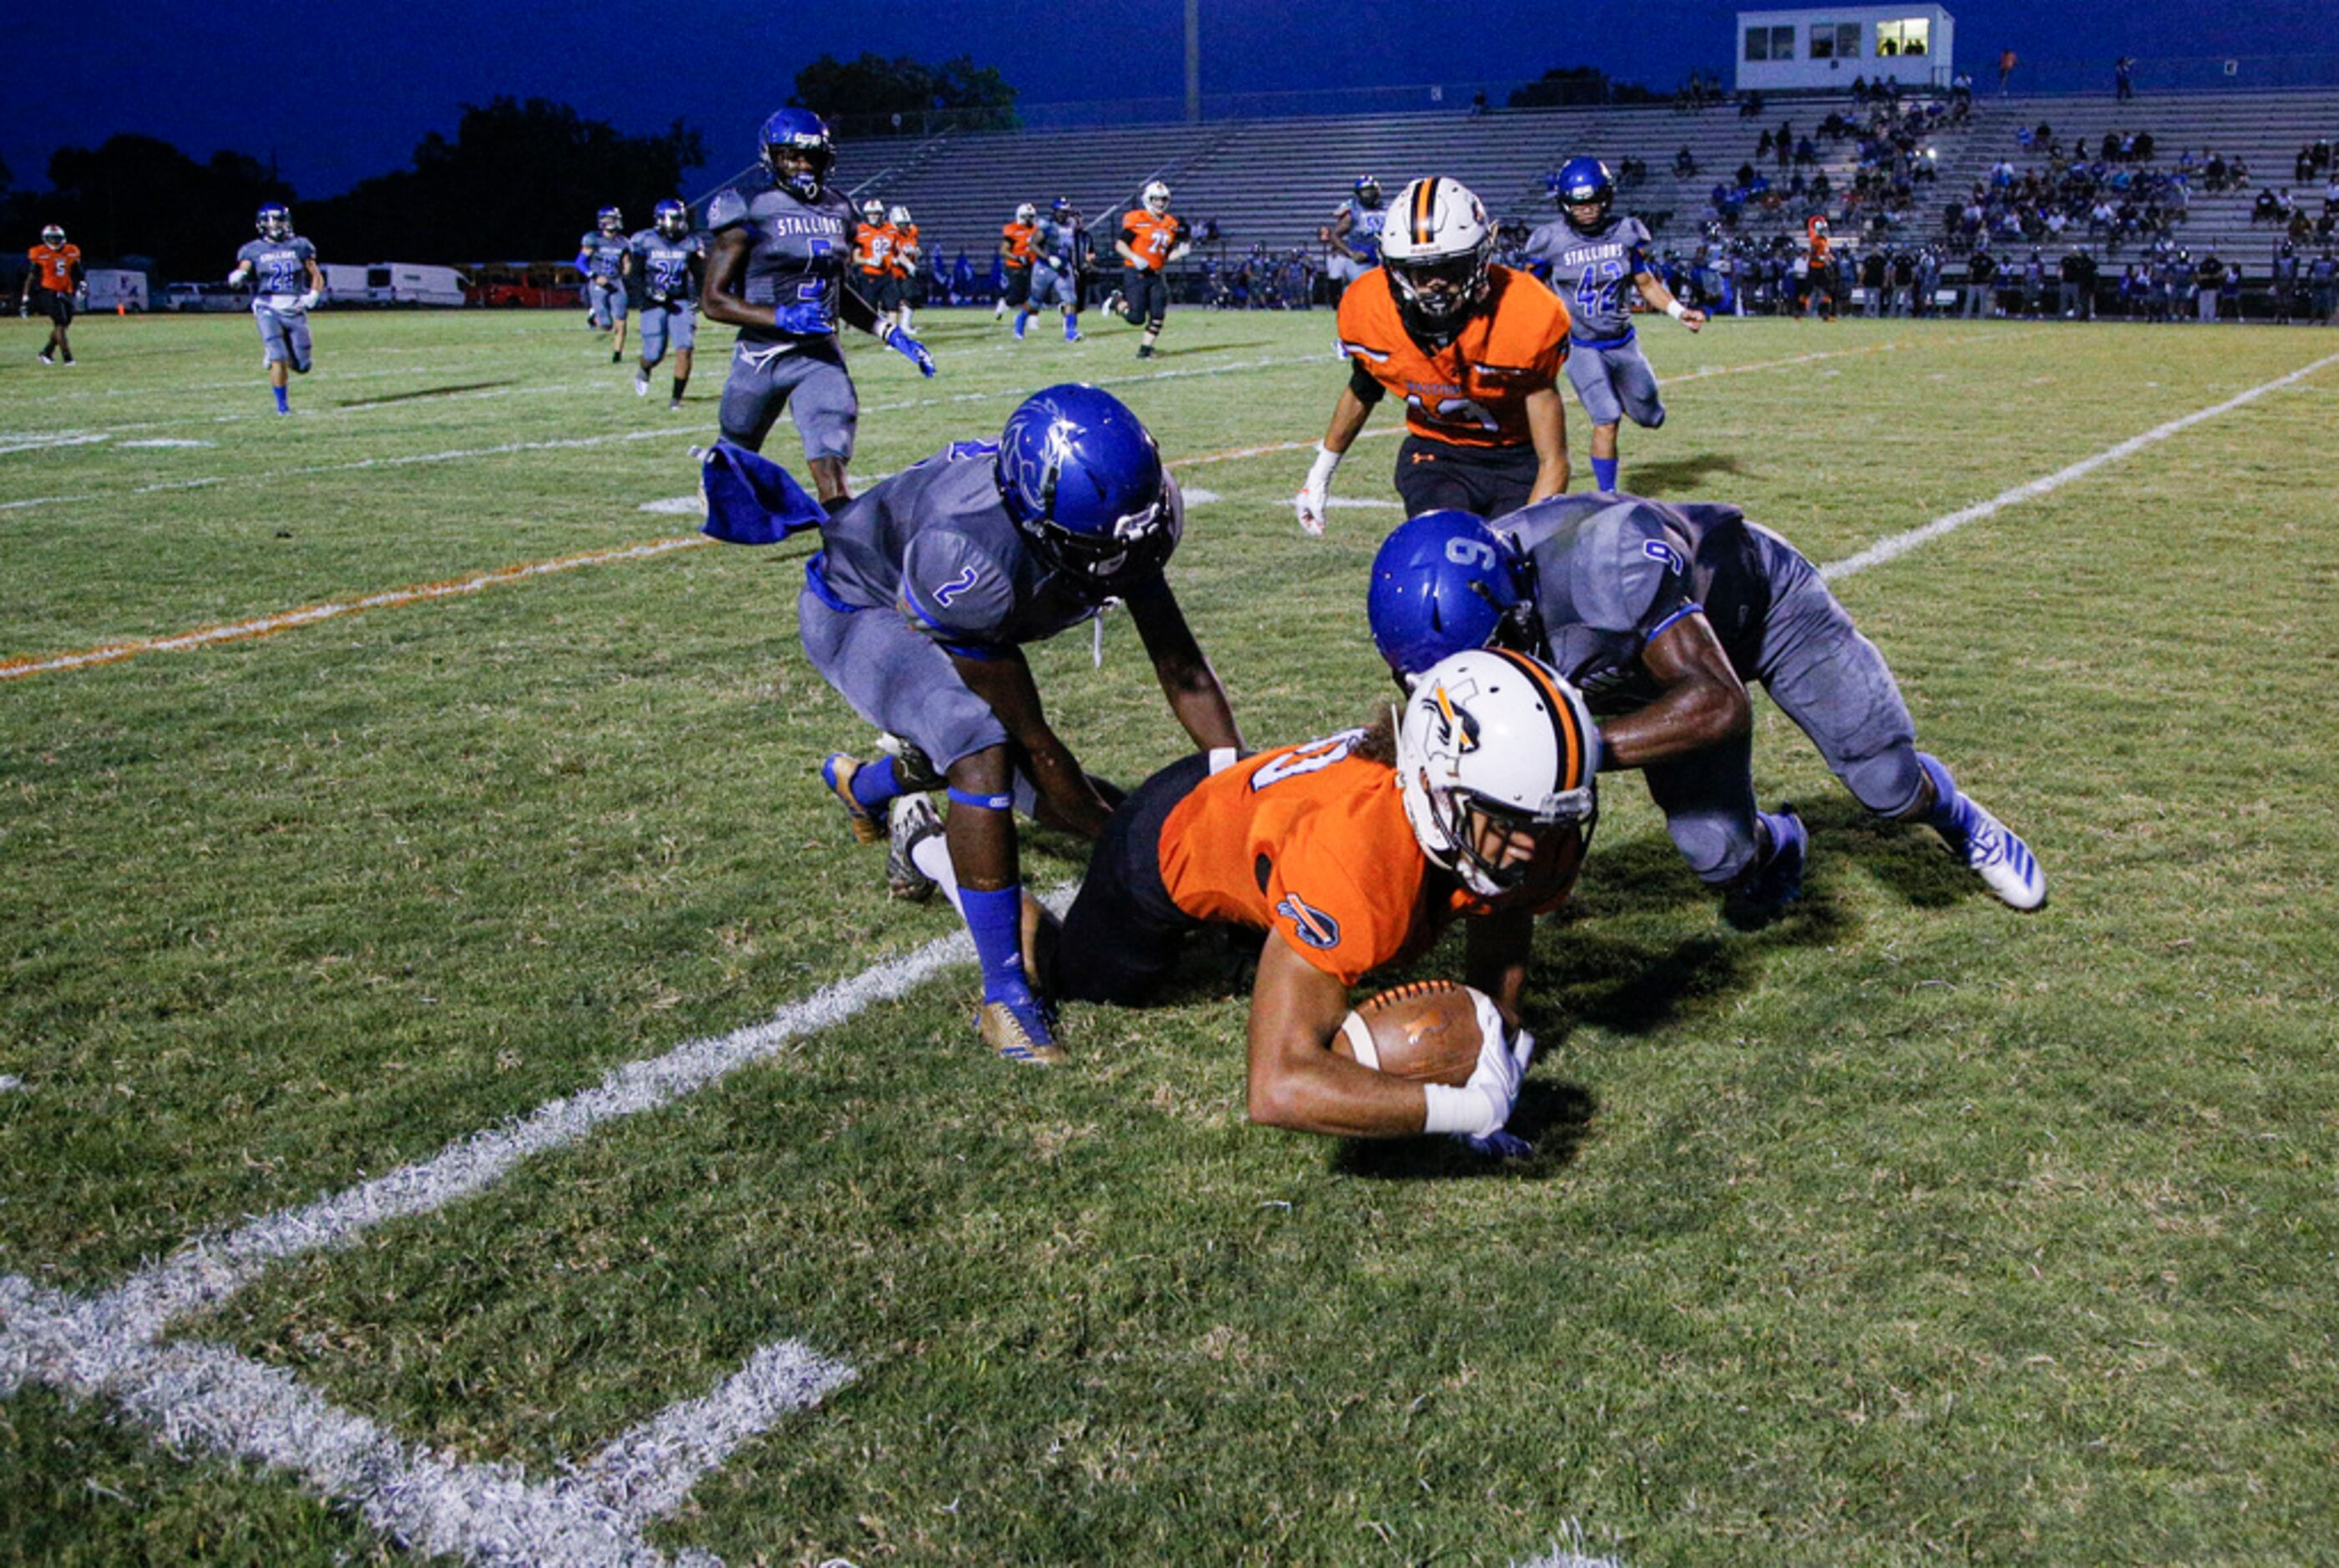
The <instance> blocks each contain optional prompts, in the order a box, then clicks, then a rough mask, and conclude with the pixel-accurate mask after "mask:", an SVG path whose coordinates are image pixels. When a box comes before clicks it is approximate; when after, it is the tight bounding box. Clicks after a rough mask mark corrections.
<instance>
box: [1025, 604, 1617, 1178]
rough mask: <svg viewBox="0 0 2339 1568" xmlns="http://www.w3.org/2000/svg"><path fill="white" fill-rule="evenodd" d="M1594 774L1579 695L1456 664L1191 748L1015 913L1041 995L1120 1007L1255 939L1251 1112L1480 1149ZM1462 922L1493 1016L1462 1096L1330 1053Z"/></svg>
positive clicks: (1306, 1125)
mask: <svg viewBox="0 0 2339 1568" xmlns="http://www.w3.org/2000/svg"><path fill="white" fill-rule="evenodd" d="M1599 765H1600V741H1599V732H1598V730H1597V729H1596V728H1595V727H1594V725H1593V722H1592V717H1591V715H1590V714H1589V713H1588V712H1587V711H1586V710H1585V708H1584V702H1583V698H1582V697H1581V696H1580V695H1578V694H1577V693H1576V691H1575V690H1574V687H1572V686H1570V685H1567V683H1566V682H1564V681H1563V680H1561V679H1560V678H1559V676H1557V675H1555V674H1554V673H1553V671H1552V670H1551V669H1550V668H1549V667H1548V666H1545V665H1543V664H1540V663H1538V662H1537V661H1536V660H1535V659H1533V658H1530V657H1528V656H1525V655H1524V654H1518V653H1513V652H1509V651H1507V650H1485V651H1479V650H1473V651H1470V652H1466V653H1461V654H1457V655H1456V656H1454V657H1452V658H1450V659H1447V660H1445V661H1444V662H1442V663H1440V664H1438V665H1436V666H1434V667H1432V668H1431V669H1429V670H1427V671H1426V672H1424V674H1423V676H1421V678H1420V679H1419V680H1418V681H1417V682H1416V684H1415V685H1414V686H1413V688H1412V691H1411V693H1410V694H1409V695H1407V697H1406V704H1405V710H1404V714H1403V716H1402V717H1401V718H1397V717H1396V716H1395V715H1384V716H1383V718H1382V719H1381V720H1380V721H1379V722H1378V723H1377V724H1375V725H1371V726H1370V727H1369V728H1365V729H1354V730H1347V731H1343V732H1342V733H1340V734H1338V735H1329V736H1327V737H1325V738H1324V739H1322V740H1318V741H1313V742H1310V743H1308V744H1307V745H1296V746H1283V747H1279V748H1278V749H1276V750H1273V751H1268V752H1262V753H1258V754H1253V755H1250V756H1248V757H1245V758H1242V759H1241V760H1240V761H1236V760H1234V758H1233V757H1232V755H1231V754H1213V755H1209V756H1193V757H1189V758H1187V759H1185V760H1183V761H1180V762H1177V763H1173V764H1170V765H1169V767H1167V768H1164V769H1163V770H1162V771H1161V772H1160V773H1158V774H1154V775H1153V777H1151V778H1150V779H1148V780H1147V781H1146V782H1145V783H1144V784H1140V785H1139V786H1138V788H1137V789H1136V790H1135V791H1133V792H1132V793H1131V794H1130V796H1129V798H1128V799H1126V800H1125V801H1123V802H1122V803H1121V804H1120V805H1119V806H1118V807H1116V808H1115V809H1114V811H1113V814H1112V815H1111V816H1110V818H1108V819H1107V820H1106V823H1105V828H1104V833H1103V834H1102V836H1101V837H1100V839H1099V840H1098V842H1097V847H1096V851H1095V853H1093V854H1092V855H1091V858H1090V861H1089V869H1088V874H1087V876H1086V877H1085V878H1084V879H1083V880H1082V882H1081V891H1080V894H1079V896H1078V897H1077V898H1075V899H1074V900H1073V902H1072V906H1071V911H1070V912H1068V913H1067V914H1066V915H1065V917H1064V920H1063V922H1062V924H1061V927H1058V926H1057V925H1056V924H1055V923H1054V922H1053V921H1052V920H1051V919H1050V918H1049V917H1047V916H1046V915H1045V913H1044V912H1043V911H1042V910H1041V907H1040V905H1039V904H1038V903H1037V902H1035V901H1032V900H1030V899H1028V898H1027V899H1026V901H1025V905H1024V910H1025V934H1026V942H1027V946H1029V947H1030V949H1031V960H1030V962H1031V964H1032V965H1033V967H1034V971H1035V972H1036V973H1037V974H1038V975H1039V977H1040V981H1041V989H1042V991H1043V992H1045V993H1046V994H1047V995H1049V996H1050V997H1051V999H1053V1000H1060V1001H1093V1002H1110V1003H1115V1004H1119V1005H1124V1006H1134V1005H1140V1004H1142V1003H1144V1002H1146V1001H1149V1000H1150V999H1151V998H1152V997H1153V995H1154V994H1155V992H1156V991H1158V990H1159V988H1160V984H1161V982H1162V981H1164V980H1165V979H1167V978H1168V977H1169V973H1170V971H1172V970H1173V969H1174V968H1175V966H1176V963H1177V959H1178V953H1179V948H1180V947H1181V946H1182V945H1183V944H1184V942H1186V940H1187V939H1188V938H1189V937H1190V936H1191V935H1192V934H1194V933H1195V932H1199V931H1200V930H1201V929H1202V928H1204V927H1205V926H1209V925H1219V926H1222V927H1232V928H1235V929H1237V930H1239V931H1241V932H1253V933H1260V934H1263V935H1264V938H1265V941H1264V944H1263V946H1262V948H1261V951H1260V953H1259V961H1258V979H1257V980H1256V981H1254V983H1253V985H1252V987H1251V1001H1250V1021H1249V1028H1248V1040H1249V1097H1248V1103H1249V1114H1250V1119H1252V1120H1253V1121H1257V1122H1261V1123H1264V1124H1266V1125H1268V1126H1272V1127H1284V1128H1291V1129H1297V1130H1300V1131H1306V1132H1321V1133H1328V1134H1331V1135H1334V1136H1337V1137H1351V1138H1396V1137H1405V1136H1408V1135H1411V1134H1416V1133H1424V1132H1450V1133H1457V1134H1460V1135H1462V1136H1464V1137H1466V1138H1473V1139H1481V1140H1486V1139H1498V1138H1499V1137H1500V1135H1501V1134H1502V1129H1503V1125H1504V1123H1505V1121H1506V1120H1508V1119H1509V1117H1510V1112H1511V1104H1512V1100H1513V1099H1514V1097H1515V1095H1516V1093H1517V1089H1518V1079H1519V1074H1520V1073H1521V1072H1522V1071H1523V1070H1525V1064H1526V1060H1527V1057H1528V1054H1529V1053H1530V1052H1531V1051H1532V1050H1533V1049H1534V1040H1533V1037H1532V1036H1530V1035H1528V1034H1527V1033H1526V1032H1525V1031H1524V1030H1522V1029H1520V1028H1519V1027H1518V1024H1519V1012H1518V1009H1519V1001H1520V998H1521V995H1522V993H1523V991H1524V989H1525V981H1526V965H1527V951H1528V945H1529V940H1530V938H1531V936H1532V933H1533V925H1534V920H1535V915H1536V914H1538V913H1540V912H1545V911H1547V910H1550V909H1553V908H1555V907H1557V906H1558V905H1559V904H1560V903H1561V902H1564V900H1565V899H1566V898H1567V896H1568V893H1569V892H1570V890H1571V889H1572V888H1573V887H1574V882H1575V875H1576V872H1577V870H1578V868H1579V867H1580V866H1581V864H1582V863H1583V857H1584V849H1585V847H1586V845H1587V844H1589V843H1590V842H1591V837H1592V830H1593V825H1594V820H1595V818H1596V816H1597V805H1598V795H1597V792H1596V789H1595V787H1594V776H1595V774H1597V773H1598V771H1599ZM1457 916H1466V917H1469V918H1468V919H1467V921H1466V928H1465V929H1466V932H1467V941H1466V957H1465V969H1466V976H1467V979H1468V980H1469V982H1470V983H1471V984H1472V985H1474V986H1475V987H1476V988H1477V989H1478V990H1479V991H1483V992H1485V994H1486V995H1487V996H1488V997H1489V998H1491V999H1492V1001H1493V1004H1494V1005H1493V1009H1492V1010H1491V1011H1493V1012H1494V1013H1495V1015H1496V1016H1494V1017H1485V1016H1484V1015H1483V1014H1482V1028H1483V1030H1484V1034H1485V1039H1484V1040H1483V1042H1482V1044H1481V1047H1480V1051H1479V1059H1478V1069H1477V1070H1476V1072H1475V1073H1474V1074H1473V1075H1472V1077H1471V1079H1470V1080H1469V1082H1468V1083H1466V1084H1465V1085H1463V1086H1460V1087H1456V1088H1448V1087H1445V1086H1441V1085H1436V1084H1431V1085H1423V1084H1419V1083H1415V1082H1410V1081H1407V1080H1403V1079H1398V1078H1395V1077H1391V1076H1389V1075H1387V1074H1385V1073H1382V1072H1379V1071H1377V1070H1373V1069H1371V1068H1367V1067H1364V1066H1360V1065H1358V1064H1357V1062H1355V1061H1352V1060H1344V1059H1342V1058H1340V1057H1338V1056H1336V1055H1335V1054H1334V1053H1333V1052H1332V1050H1330V1045H1331V1041H1332V1040H1333V1038H1334V1036H1335V1035H1337V1033H1338V1032H1339V1031H1340V1027H1341V1023H1342V1021H1343V1020H1344V1019H1345V1017H1346V1016H1347V1011H1348V1005H1349V1002H1348V993H1349V990H1350V988H1351V987H1353V986H1355V985H1356V984H1357V982H1358V981H1361V980H1362V979H1364V977H1365V976H1366V975H1367V973H1368V972H1369V971H1374V970H1377V969H1379V968H1381V967H1383V966H1384V965H1387V964H1390V963H1396V962H1405V961H1407V960H1411V959H1415V958H1418V957H1419V956H1421V955H1422V954H1423V953H1425V952H1427V951H1428V950H1429V948H1430V947H1431V946H1433V945H1434V944H1435V943H1436V940H1437V938H1438V936H1439V935H1440V933H1441V932H1444V930H1445V929H1446V926H1447V925H1448V924H1450V923H1451V922H1453V921H1454V920H1455V919H1456V917H1457ZM1059 955H1061V960H1060V956H1059ZM1480 1146H1481V1147H1482V1148H1484V1147H1486V1144H1485V1143H1484V1142H1482V1143H1481V1145H1480ZM1498 1147H1501V1146H1499V1145H1498ZM1502 1151H1503V1152H1522V1151H1523V1149H1517V1148H1511V1147H1502Z"/></svg>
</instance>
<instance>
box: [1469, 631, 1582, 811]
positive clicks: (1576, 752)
mask: <svg viewBox="0 0 2339 1568" xmlns="http://www.w3.org/2000/svg"><path fill="white" fill-rule="evenodd" d="M1492 651H1493V652H1494V653H1495V655H1496V656H1498V657H1501V658H1505V659H1507V660H1509V661H1510V662H1511V663H1512V664H1513V665H1515V666H1517V668H1518V669H1519V670H1520V671H1521V672H1522V673H1523V674H1525V676H1526V677H1527V678H1528V679H1529V680H1531V681H1533V682H1534V683H1535V689H1536V690H1537V691H1539V692H1541V693H1542V694H1543V700H1544V706H1545V707H1546V708H1548V709H1549V710H1550V711H1551V727H1552V730H1553V732H1554V734H1555V735H1557V736H1558V737H1559V747H1560V750H1561V751H1562V752H1563V753H1564V754H1565V755H1566V758H1567V765H1566V767H1565V769H1564V776H1563V777H1562V778H1561V780H1560V786H1559V787H1560V788H1562V789H1563V790H1572V789H1581V788H1582V787H1583V786H1584V732H1583V729H1582V727H1581V725H1579V724H1578V722H1577V719H1576V715H1575V705H1574V703H1572V702H1569V701H1568V700H1567V695H1566V694H1565V693H1564V692H1562V691H1561V690H1560V689H1559V682H1558V681H1557V680H1556V679H1554V677H1553V676H1552V673H1551V671H1550V670H1549V669H1547V668H1545V666H1544V665H1543V664H1542V663H1541V662H1539V661H1537V660H1535V659H1531V658H1529V657H1527V656H1526V655H1525V654H1522V653H1518V652H1515V650H1513V649H1510V648H1495V649H1494V650H1492Z"/></svg>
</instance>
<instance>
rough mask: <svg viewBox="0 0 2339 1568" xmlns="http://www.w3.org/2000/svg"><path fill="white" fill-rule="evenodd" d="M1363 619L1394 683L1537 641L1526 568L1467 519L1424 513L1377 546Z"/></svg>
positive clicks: (1481, 524)
mask: <svg viewBox="0 0 2339 1568" xmlns="http://www.w3.org/2000/svg"><path fill="white" fill-rule="evenodd" d="M1365 616H1366V618H1367V620H1368V621H1369V622H1370V623H1371V624H1372V628H1373V646H1376V647H1377V648H1379V649H1380V652H1381V657H1383V658H1384V659H1387V661H1388V666H1389V671H1390V673H1391V674H1393V675H1395V676H1396V678H1397V679H1398V680H1399V681H1405V680H1406V678H1407V677H1408V676H1416V675H1419V674H1420V673H1421V672H1422V671H1423V670H1426V669H1427V668H1428V667H1429V666H1432V665H1434V664H1436V662H1437V661H1438V660H1440V659H1442V658H1446V657H1448V656H1451V655H1454V654H1458V653H1464V652H1467V651H1468V650H1470V649H1472V648H1483V647H1485V646H1489V645H1491V644H1493V643H1495V642H1496V641H1498V640H1499V641H1502V642H1504V643H1505V644H1511V645H1518V644H1520V643H1522V642H1525V643H1527V644H1529V645H1530V646H1529V651H1537V652H1539V651H1540V650H1538V649H1535V648H1533V647H1532V646H1531V645H1532V644H1534V643H1540V642H1541V641H1542V638H1541V636H1539V635H1536V633H1535V630H1534V617H1535V596H1534V594H1533V593H1532V592H1531V591H1530V588H1529V585H1528V579H1527V572H1526V567H1525V562H1523V561H1522V560H1521V559H1520V558H1519V557H1518V556H1517V555H1516V554H1515V552H1514V551H1513V550H1512V548H1511V547H1510V546H1509V545H1508V544H1506V543H1505V542H1504V541H1503V539H1502V538H1501V537H1498V536H1497V535H1496V534H1495V530H1494V529H1492V528H1488V527H1487V526H1486V525H1485V523H1484V522H1482V521H1480V520H1479V518H1477V516H1476V515H1475V513H1471V512H1463V511H1450V510H1441V511H1435V512H1424V513H1422V514H1421V515H1420V516H1419V517H1417V518H1407V519H1406V521H1405V522H1403V523H1401V524H1399V525H1398V526H1397V528H1396V532H1394V533H1392V534H1390V535H1389V537H1387V538H1386V539H1384V540H1382V541H1381V547H1380V552H1379V553H1378V554H1377V555H1376V556H1374V557H1373V573H1372V585H1371V587H1369V588H1368V589H1367V591H1366V595H1365ZM1506 628H1508V629H1510V630H1511V631H1512V633H1513V635H1512V636H1504V635H1503V634H1504V633H1505V629H1506Z"/></svg>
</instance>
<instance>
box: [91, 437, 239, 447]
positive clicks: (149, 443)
mask: <svg viewBox="0 0 2339 1568" xmlns="http://www.w3.org/2000/svg"><path fill="white" fill-rule="evenodd" d="M114 444H115V445H116V446H118V447H121V448H123V449H130V448H133V447H137V448H145V447H154V448H163V447H216V446H218V445H219V443H218V442H217V441H188V440H173V439H171V438H170V437H168V436H155V437H153V438H150V439H146V440H143V441H117V442H115V443H114Z"/></svg>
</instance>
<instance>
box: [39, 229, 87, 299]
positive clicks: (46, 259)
mask: <svg viewBox="0 0 2339 1568" xmlns="http://www.w3.org/2000/svg"><path fill="white" fill-rule="evenodd" d="M25 257H26V259H27V260H29V261H31V262H32V263H33V265H35V267H38V268H39V269H40V270H41V287H42V288H44V289H46V290H47V291H49V292H51V293H53V294H70V293H72V292H73V291H74V268H75V267H78V266H80V265H81V247H80V246H79V245H76V244H74V243H73V242H71V241H67V242H65V243H64V244H62V245H35V246H34V247H33V248H32V249H31V250H30V251H26V252H25Z"/></svg>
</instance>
